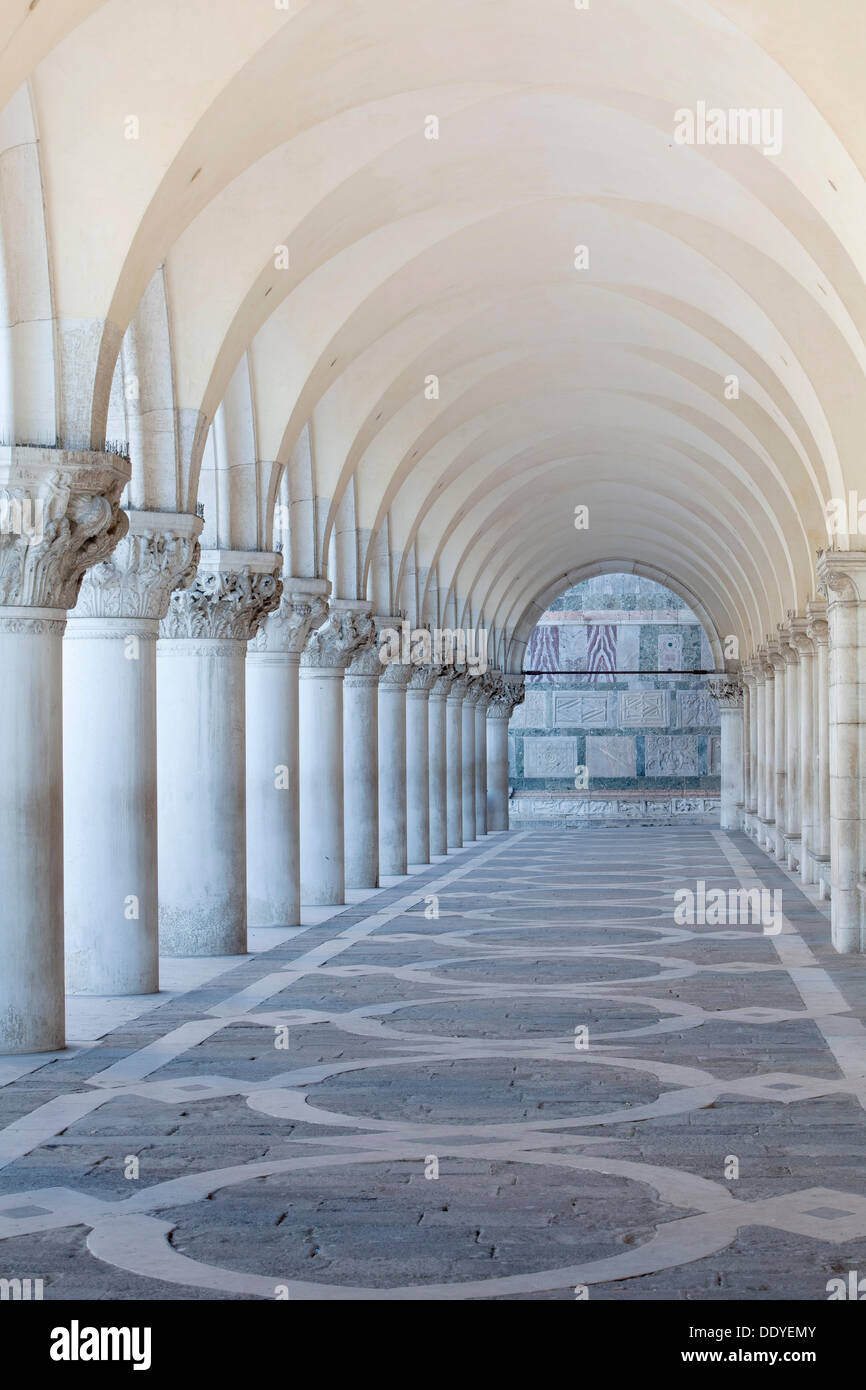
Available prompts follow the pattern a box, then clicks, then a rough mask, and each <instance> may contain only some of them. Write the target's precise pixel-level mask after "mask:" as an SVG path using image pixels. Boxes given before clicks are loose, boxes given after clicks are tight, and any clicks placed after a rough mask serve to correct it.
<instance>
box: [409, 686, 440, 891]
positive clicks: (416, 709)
mask: <svg viewBox="0 0 866 1390" xmlns="http://www.w3.org/2000/svg"><path fill="white" fill-rule="evenodd" d="M439 671H440V668H439V667H438V666H416V667H415V668H414V670H413V671H412V674H411V676H410V678H409V685H408V687H407V689H406V857H407V859H408V861H409V863H410V864H429V863H430V798H431V782H432V778H431V771H432V770H431V757H430V723H431V719H430V692H431V690H432V689H433V686H434V684H435V683H436V681H437V680H438V678H439Z"/></svg>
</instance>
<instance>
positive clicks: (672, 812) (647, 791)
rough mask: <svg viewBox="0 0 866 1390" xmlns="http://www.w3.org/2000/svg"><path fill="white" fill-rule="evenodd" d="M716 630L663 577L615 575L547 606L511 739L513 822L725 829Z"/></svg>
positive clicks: (533, 641)
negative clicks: (715, 690)
mask: <svg viewBox="0 0 866 1390" xmlns="http://www.w3.org/2000/svg"><path fill="white" fill-rule="evenodd" d="M714 636H715V634H711V633H710V632H708V631H707V628H706V627H705V626H704V624H703V623H702V622H701V620H700V618H699V617H698V615H697V614H696V613H695V612H694V610H693V609H692V608H691V607H690V606H689V604H688V603H687V602H686V600H685V598H683V597H682V596H680V595H679V594H676V593H674V592H673V590H672V589H671V588H669V587H667V586H666V585H664V584H662V583H660V582H659V581H658V580H656V579H653V578H649V577H647V576H646V575H642V574H637V573H634V572H630V573H626V572H622V571H617V570H614V571H608V570H607V569H606V568H605V570H604V571H603V572H601V573H598V574H595V575H592V576H590V577H587V578H582V579H580V580H578V582H577V583H575V584H572V585H570V586H569V587H568V588H567V589H565V591H564V592H563V593H561V594H560V595H559V597H558V598H556V599H554V600H553V601H552V602H550V603H549V606H548V607H547V609H546V610H545V611H544V612H543V613H542V615H541V616H540V618H539V619H538V621H537V623H536V625H535V627H534V628H533V630H532V633H531V636H530V639H529V642H528V645H527V649H526V654H525V657H524V666H523V669H524V673H525V679H526V699H525V701H524V703H523V704H522V705H519V706H518V708H517V709H516V710H515V712H514V715H513V717H512V720H511V728H510V732H509V774H510V786H511V808H510V809H511V817H510V819H511V824H512V826H514V827H517V828H524V829H527V828H532V827H537V826H539V825H547V826H557V827H574V828H575V829H588V828H591V827H594V826H601V825H611V824H619V823H621V822H630V823H637V824H650V825H679V824H689V823H690V824H702V825H708V824H710V825H711V824H718V821H719V812H720V778H721V728H720V718H719V713H718V707H717V704H716V701H715V700H714V698H713V696H712V694H711V691H710V688H709V681H710V676H711V674H712V673H713V672H714V671H715V670H716V669H717V667H716V660H715V656H714V650H713V648H714V646H716V647H717V645H718V644H717V641H716V642H714V641H713V640H712V637H714Z"/></svg>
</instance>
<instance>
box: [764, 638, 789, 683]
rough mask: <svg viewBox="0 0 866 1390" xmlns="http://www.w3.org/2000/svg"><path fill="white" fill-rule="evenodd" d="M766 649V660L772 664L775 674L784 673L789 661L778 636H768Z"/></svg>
mask: <svg viewBox="0 0 866 1390" xmlns="http://www.w3.org/2000/svg"><path fill="white" fill-rule="evenodd" d="M766 651H767V656H766V660H767V661H768V662H769V664H770V665H771V666H772V668H773V672H774V674H778V673H779V672H782V673H784V670H785V666H786V665H787V662H786V659H785V656H784V653H783V651H782V643H781V642H780V640H779V638H778V637H768V638H767V648H766Z"/></svg>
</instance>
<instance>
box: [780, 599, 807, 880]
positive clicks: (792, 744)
mask: <svg viewBox="0 0 866 1390" xmlns="http://www.w3.org/2000/svg"><path fill="white" fill-rule="evenodd" d="M794 622H796V615H795V614H793V613H789V614H788V621H787V622H786V623H780V624H779V629H778V630H779V646H780V648H781V652H782V656H783V658H784V660H785V840H784V857H785V862H786V864H787V866H788V868H789V869H793V868H795V867H799V863H800V854H801V852H802V846H801V837H800V701H799V694H800V671H799V665H800V657H799V653H798V651H797V648H796V646H795V645H794V642H793V632H794V628H793V627H792V623H794Z"/></svg>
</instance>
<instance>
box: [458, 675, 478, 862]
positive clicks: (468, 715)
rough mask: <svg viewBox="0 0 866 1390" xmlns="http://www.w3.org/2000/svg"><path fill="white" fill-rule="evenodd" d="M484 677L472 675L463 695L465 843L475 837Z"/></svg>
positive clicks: (462, 749) (462, 751)
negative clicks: (477, 730) (478, 718)
mask: <svg viewBox="0 0 866 1390" xmlns="http://www.w3.org/2000/svg"><path fill="white" fill-rule="evenodd" d="M482 689H483V677H481V676H470V678H469V688H468V690H467V691H466V694H465V695H464V697H463V709H462V729H461V743H462V748H461V755H462V759H463V788H462V812H463V843H464V845H468V844H471V843H472V842H473V841H474V839H475V833H476V829H477V827H476V823H475V711H476V709H477V708H478V701H479V700H480V698H481V692H482Z"/></svg>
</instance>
